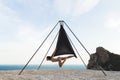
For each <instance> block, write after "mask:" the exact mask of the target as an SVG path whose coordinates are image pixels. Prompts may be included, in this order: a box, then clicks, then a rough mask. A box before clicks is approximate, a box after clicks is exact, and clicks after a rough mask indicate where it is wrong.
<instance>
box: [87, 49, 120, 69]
mask: <svg viewBox="0 0 120 80" xmlns="http://www.w3.org/2000/svg"><path fill="white" fill-rule="evenodd" d="M100 67H102V68H103V69H104V70H107V71H120V55H117V54H114V53H111V52H109V51H108V50H106V49H104V48H103V47H97V48H96V53H94V54H91V55H90V60H89V63H88V65H87V68H88V69H93V70H99V69H100Z"/></svg>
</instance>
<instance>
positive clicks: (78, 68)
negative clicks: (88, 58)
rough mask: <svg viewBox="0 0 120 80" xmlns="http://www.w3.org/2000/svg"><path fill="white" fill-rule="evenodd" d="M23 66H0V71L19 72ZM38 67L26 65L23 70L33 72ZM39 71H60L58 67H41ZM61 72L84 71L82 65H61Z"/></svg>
mask: <svg viewBox="0 0 120 80" xmlns="http://www.w3.org/2000/svg"><path fill="white" fill-rule="evenodd" d="M24 66H25V65H0V70H21V69H22V68H23V67H24ZM38 66H39V65H28V66H27V67H26V68H25V70H35V69H37V68H38ZM40 69H46V70H47V69H48V70H49V69H60V68H59V66H58V65H42V66H41V67H40ZM61 69H63V70H85V69H86V67H85V66H84V65H63V67H62V68H61Z"/></svg>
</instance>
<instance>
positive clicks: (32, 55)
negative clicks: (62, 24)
mask: <svg viewBox="0 0 120 80" xmlns="http://www.w3.org/2000/svg"><path fill="white" fill-rule="evenodd" d="M58 23H59V22H57V24H56V25H55V26H54V28H53V29H52V30H51V31H50V33H49V34H48V35H47V37H46V38H45V39H44V41H43V42H42V44H41V45H40V46H39V47H38V49H37V50H36V51H35V52H34V54H33V55H32V57H31V58H30V59H29V60H28V62H27V63H26V65H25V66H24V67H23V68H22V70H21V71H20V72H19V74H18V75H21V73H22V72H23V70H24V69H25V68H26V66H27V65H28V64H29V62H30V61H31V60H32V58H33V57H34V56H35V55H36V53H37V52H38V50H39V49H40V48H41V46H42V45H43V43H44V42H45V41H46V40H47V38H48V37H49V36H50V34H51V33H52V32H53V30H54V29H55V27H56V26H57V25H58Z"/></svg>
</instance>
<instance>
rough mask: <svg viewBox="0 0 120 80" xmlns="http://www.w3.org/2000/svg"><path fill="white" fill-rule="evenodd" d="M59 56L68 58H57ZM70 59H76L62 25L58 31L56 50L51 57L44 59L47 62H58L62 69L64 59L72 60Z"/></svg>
mask: <svg viewBox="0 0 120 80" xmlns="http://www.w3.org/2000/svg"><path fill="white" fill-rule="evenodd" d="M60 55H69V56H66V57H59V56H60ZM56 56H58V57H56ZM55 57H56V58H55ZM72 57H77V56H76V55H75V53H74V50H73V48H72V46H71V44H70V41H69V39H68V36H67V33H66V32H65V30H64V28H63V24H60V30H59V36H58V40H57V45H56V49H55V50H54V52H53V54H52V56H47V58H46V59H47V61H52V62H58V64H59V67H62V66H63V64H64V63H65V61H66V59H68V58H72Z"/></svg>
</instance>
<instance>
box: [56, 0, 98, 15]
mask: <svg viewBox="0 0 120 80" xmlns="http://www.w3.org/2000/svg"><path fill="white" fill-rule="evenodd" d="M99 2H100V0H74V1H73V0H54V7H55V9H56V11H57V12H58V13H59V14H60V15H63V16H80V15H82V14H84V13H87V12H89V11H91V10H92V9H93V8H95V7H96V6H97V4H98V3H99Z"/></svg>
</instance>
